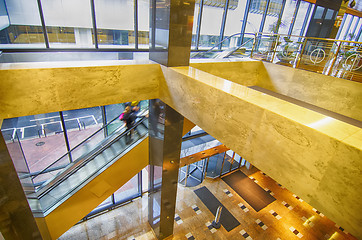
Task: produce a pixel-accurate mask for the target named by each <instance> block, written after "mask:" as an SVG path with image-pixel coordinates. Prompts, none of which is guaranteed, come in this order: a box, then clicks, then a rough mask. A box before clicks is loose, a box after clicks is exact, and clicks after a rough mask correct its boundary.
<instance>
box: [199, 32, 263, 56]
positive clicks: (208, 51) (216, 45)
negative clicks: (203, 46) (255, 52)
mask: <svg viewBox="0 0 362 240" xmlns="http://www.w3.org/2000/svg"><path fill="white" fill-rule="evenodd" d="M245 34H250V35H253V36H254V38H253V39H255V36H256V35H255V34H254V33H244V35H245ZM237 35H241V33H235V34H233V35H230V36H228V37H226V38H224V39H223V40H222V41H220V42H218V43H217V44H215V45H214V46H213V47H212V48H210V49H209V50H207V51H206V52H202V53H205V54H206V53H210V52H212V50H213V49H214V48H216V47H218V46H219V45H220V44H222V43H223V42H225V41H226V40H228V39H230V38H232V37H234V36H237ZM249 41H250V39H249V40H248V41H246V42H244V43H243V44H241V45H240V46H239V47H238V48H240V47H242V46H244V45H245V44H246V43H247V42H249Z"/></svg>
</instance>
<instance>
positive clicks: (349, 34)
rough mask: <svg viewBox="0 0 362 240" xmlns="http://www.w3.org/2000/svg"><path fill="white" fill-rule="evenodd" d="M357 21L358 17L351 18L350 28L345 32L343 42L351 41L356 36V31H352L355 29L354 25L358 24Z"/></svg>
mask: <svg viewBox="0 0 362 240" xmlns="http://www.w3.org/2000/svg"><path fill="white" fill-rule="evenodd" d="M358 19H359V17H357V16H354V17H353V20H352V24H351V27H350V28H349V29H348V31H347V34H346V37H345V40H348V41H353V39H354V38H355V37H356V36H355V35H357V34H358V32H357V31H353V30H354V29H355V27H356V25H357V24H358Z"/></svg>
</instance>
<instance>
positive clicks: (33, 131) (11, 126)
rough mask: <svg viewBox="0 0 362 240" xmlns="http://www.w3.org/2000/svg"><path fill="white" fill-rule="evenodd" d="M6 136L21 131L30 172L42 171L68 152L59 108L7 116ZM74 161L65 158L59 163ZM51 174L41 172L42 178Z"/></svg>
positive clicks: (19, 135) (39, 179) (4, 127)
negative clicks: (37, 112) (13, 116)
mask: <svg viewBox="0 0 362 240" xmlns="http://www.w3.org/2000/svg"><path fill="white" fill-rule="evenodd" d="M2 132H3V135H4V138H5V140H9V139H11V138H15V136H16V135H15V134H17V135H18V137H19V139H20V142H21V146H22V149H23V152H24V155H25V158H26V161H27V165H28V167H29V170H30V172H37V171H41V170H43V169H44V168H46V167H47V166H49V165H50V164H52V163H53V162H54V161H56V160H57V159H58V158H60V157H61V156H62V155H64V154H65V153H66V152H67V148H66V145H65V139H64V133H63V129H62V125H61V122H60V116H59V113H58V112H55V113H46V114H39V115H32V116H25V117H18V118H12V119H5V120H4V122H3V126H2ZM69 162H70V160H69V158H68V157H65V158H63V159H62V160H61V161H60V162H59V164H58V165H66V164H68V163H69ZM47 178H48V176H45V175H44V176H39V177H37V178H36V179H34V181H35V182H41V181H44V180H46V179H47Z"/></svg>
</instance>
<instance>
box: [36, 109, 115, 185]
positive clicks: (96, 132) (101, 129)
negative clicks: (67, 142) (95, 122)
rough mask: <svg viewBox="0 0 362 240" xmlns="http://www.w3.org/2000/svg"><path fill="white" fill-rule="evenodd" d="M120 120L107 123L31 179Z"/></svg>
mask: <svg viewBox="0 0 362 240" xmlns="http://www.w3.org/2000/svg"><path fill="white" fill-rule="evenodd" d="M118 118H119V116H117V117H115V118H114V119H112V120H111V121H110V122H109V123H107V124H106V125H104V126H103V127H102V128H100V129H98V130H97V131H95V132H94V133H92V134H91V135H90V136H88V137H87V138H86V139H84V140H83V141H81V142H80V143H79V144H77V145H76V146H74V147H73V148H72V149H70V150H69V151H68V152H66V153H65V154H63V155H62V156H61V157H59V158H58V159H57V160H56V161H54V162H52V163H51V164H50V165H48V166H47V167H45V168H44V169H43V170H41V171H39V172H38V173H37V174H35V175H33V176H32V177H31V179H32V180H33V179H34V178H36V177H38V176H39V175H41V174H43V173H44V172H45V171H46V170H48V169H49V168H50V167H51V166H53V165H54V164H56V163H58V162H59V161H60V160H62V159H63V158H64V157H66V156H67V155H69V154H70V153H71V152H72V151H74V150H75V149H76V148H78V147H79V146H80V145H82V144H83V143H85V142H86V141H88V140H89V139H91V138H92V137H94V136H95V135H96V134H98V133H99V132H100V131H103V130H104V129H105V128H106V127H108V126H109V125H110V124H111V123H113V122H114V121H115V120H117V119H118Z"/></svg>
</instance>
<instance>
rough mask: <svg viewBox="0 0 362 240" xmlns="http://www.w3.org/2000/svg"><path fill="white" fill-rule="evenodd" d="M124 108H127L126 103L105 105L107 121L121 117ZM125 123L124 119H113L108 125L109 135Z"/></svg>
mask: <svg viewBox="0 0 362 240" xmlns="http://www.w3.org/2000/svg"><path fill="white" fill-rule="evenodd" d="M124 109H125V104H124V103H120V104H112V105H108V106H105V111H106V119H107V123H109V122H111V121H112V120H113V119H115V118H116V117H119V116H120V115H121V114H122V112H123V111H124ZM123 125H124V122H123V121H120V120H115V121H113V122H112V123H111V124H109V125H108V127H107V134H108V135H109V134H111V133H112V132H113V131H114V130H116V129H118V128H119V127H120V126H123Z"/></svg>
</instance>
